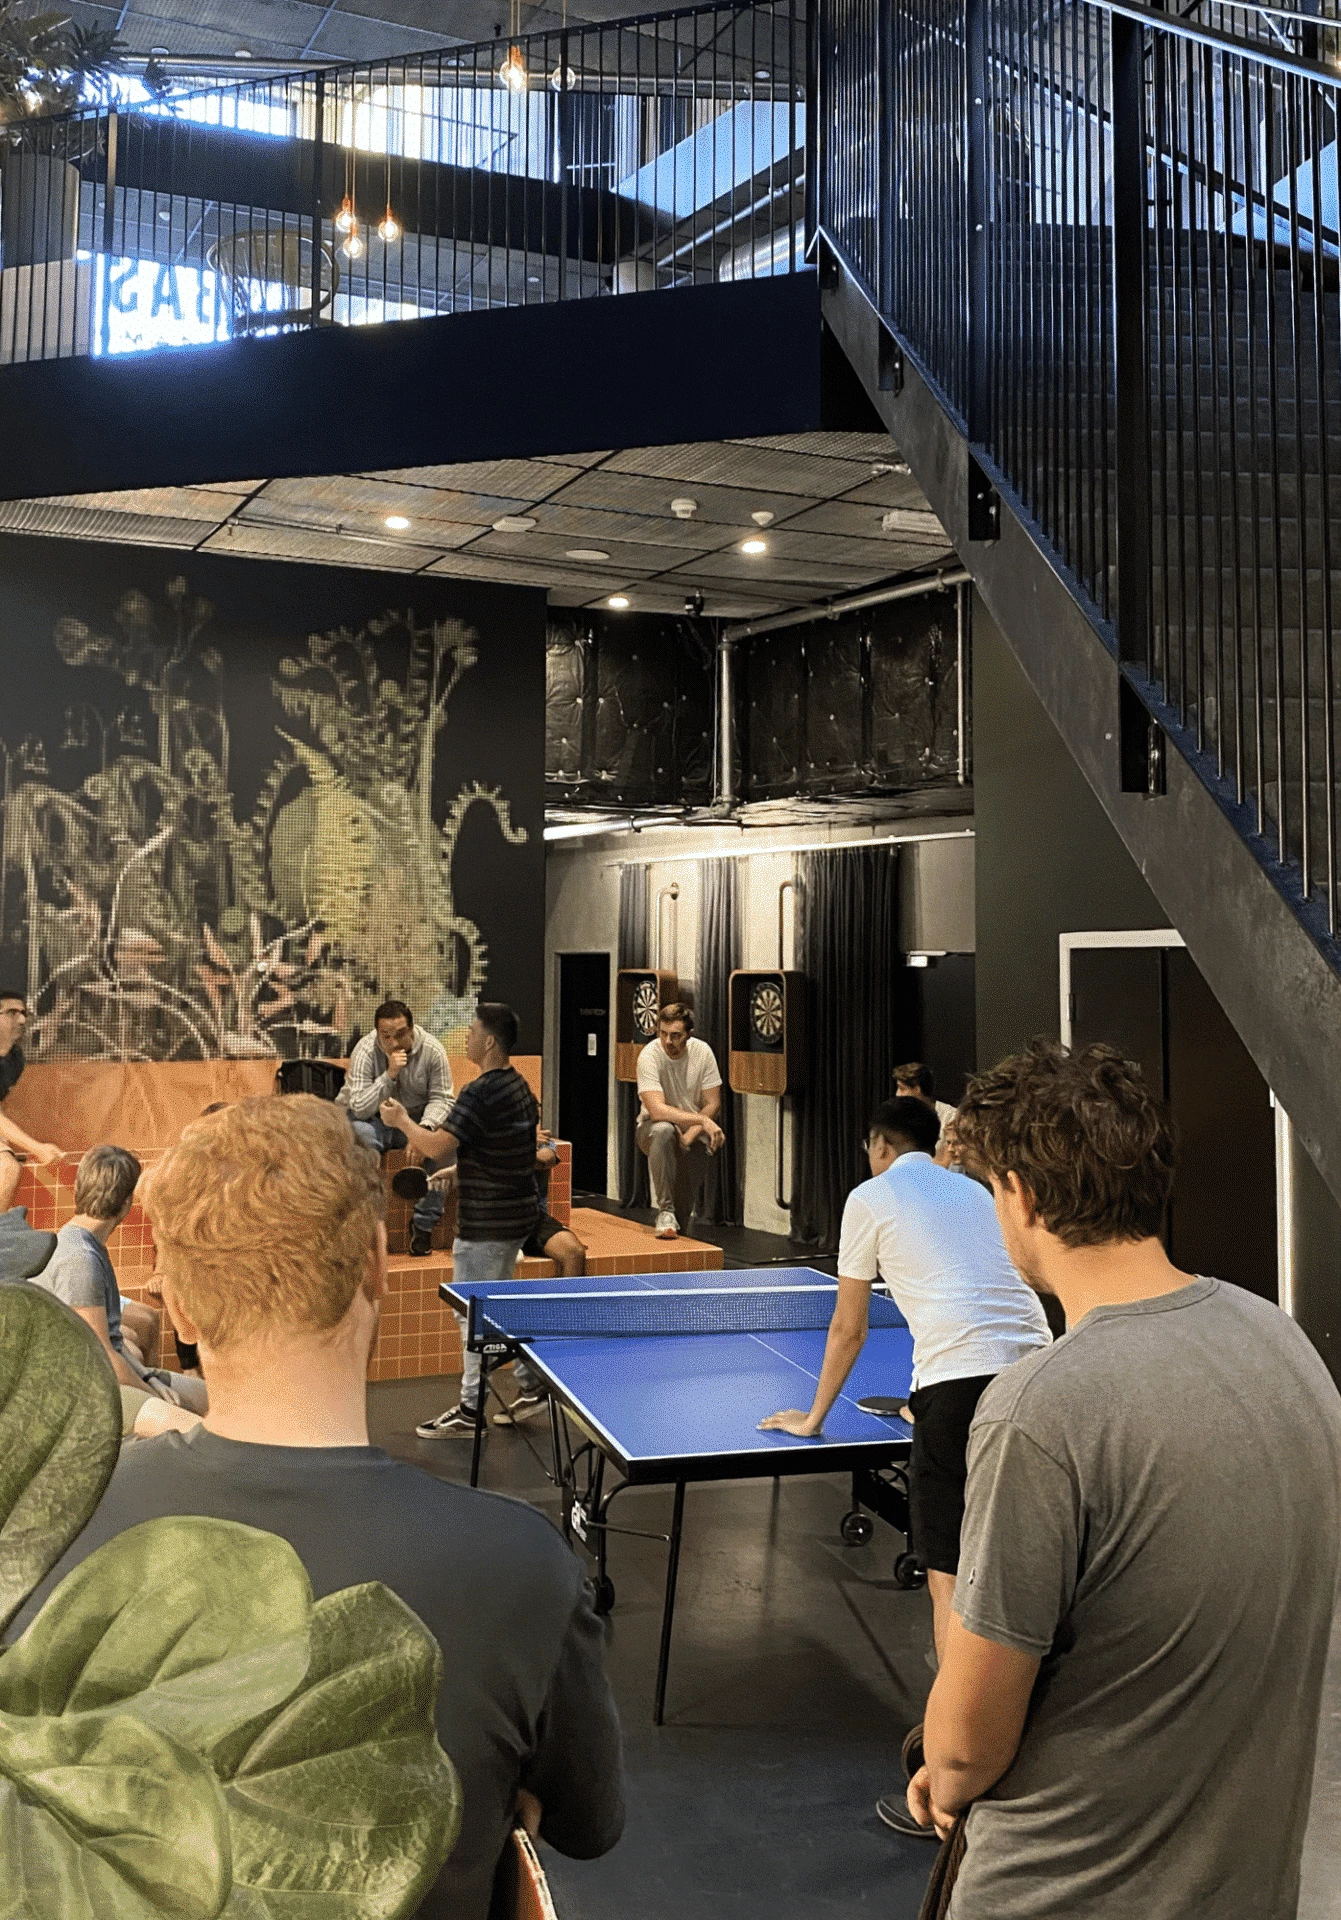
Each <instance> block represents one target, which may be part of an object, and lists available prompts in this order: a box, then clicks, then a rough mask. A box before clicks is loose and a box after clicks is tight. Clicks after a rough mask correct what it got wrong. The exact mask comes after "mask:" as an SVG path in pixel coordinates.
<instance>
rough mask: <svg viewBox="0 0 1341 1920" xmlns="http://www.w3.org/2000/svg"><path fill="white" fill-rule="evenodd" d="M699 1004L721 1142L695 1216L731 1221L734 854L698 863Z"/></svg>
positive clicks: (738, 1132) (736, 924) (740, 1183)
mask: <svg viewBox="0 0 1341 1920" xmlns="http://www.w3.org/2000/svg"><path fill="white" fill-rule="evenodd" d="M698 897H699V908H698V965H697V981H698V1006H697V1007H696V1008H695V1010H694V1031H695V1033H696V1034H697V1035H698V1037H699V1039H700V1040H706V1041H707V1043H708V1045H709V1046H710V1047H711V1048H712V1050H713V1053H714V1054H715V1055H716V1056H717V1065H718V1067H719V1068H720V1069H721V1074H722V1083H723V1084H722V1129H723V1131H724V1132H725V1134H726V1141H725V1144H724V1145H723V1146H721V1147H719V1148H718V1150H717V1152H716V1153H715V1154H714V1155H713V1157H712V1159H711V1160H710V1161H709V1162H708V1172H707V1177H706V1178H705V1180H704V1182H703V1194H702V1198H701V1199H700V1201H699V1211H698V1217H699V1218H700V1219H701V1220H704V1221H707V1222H711V1223H713V1224H714V1225H717V1224H720V1225H724V1226H735V1225H737V1224H738V1223H739V1221H740V1219H741V1217H742V1214H743V1211H744V1193H743V1187H744V1172H745V1140H744V1134H743V1131H742V1129H743V1121H744V1114H743V1103H742V1102H741V1101H740V1100H738V1099H737V1098H735V1096H734V1095H733V1094H732V1092H731V1090H730V1088H729V1087H728V1086H727V1085H726V1080H727V1067H728V1062H729V1057H730V1039H731V1036H730V1016H729V1012H728V995H729V990H730V980H731V970H732V968H733V967H738V966H739V965H740V911H739V868H738V865H737V863H736V861H734V860H704V861H702V862H701V863H700V866H699V896H698Z"/></svg>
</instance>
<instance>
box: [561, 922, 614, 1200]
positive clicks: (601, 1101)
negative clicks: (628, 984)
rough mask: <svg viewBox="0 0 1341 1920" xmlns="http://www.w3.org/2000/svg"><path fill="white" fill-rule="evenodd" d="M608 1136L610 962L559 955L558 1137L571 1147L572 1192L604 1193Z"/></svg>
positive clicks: (592, 955)
mask: <svg viewBox="0 0 1341 1920" xmlns="http://www.w3.org/2000/svg"><path fill="white" fill-rule="evenodd" d="M609 1132H610V956H609V954H608V953H561V954H560V955H559V1135H560V1138H561V1139H564V1140H570V1141H571V1142H572V1145H573V1189H574V1191H575V1192H582V1193H604V1192H605V1190H606V1164H607V1163H606V1142H607V1140H608V1138H609Z"/></svg>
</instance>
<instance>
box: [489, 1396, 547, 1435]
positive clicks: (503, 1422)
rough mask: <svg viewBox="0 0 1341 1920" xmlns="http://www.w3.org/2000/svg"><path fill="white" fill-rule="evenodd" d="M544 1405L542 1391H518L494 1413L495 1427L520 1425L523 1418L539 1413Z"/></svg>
mask: <svg viewBox="0 0 1341 1920" xmlns="http://www.w3.org/2000/svg"><path fill="white" fill-rule="evenodd" d="M545 1405H546V1400H545V1396H544V1394H543V1393H519V1394H518V1395H517V1397H516V1398H515V1399H514V1400H512V1401H510V1402H509V1404H508V1405H507V1406H506V1407H504V1409H503V1411H502V1412H501V1413H496V1414H495V1415H494V1425H495V1426H496V1427H516V1426H520V1424H521V1422H522V1421H523V1420H529V1419H531V1417H532V1416H533V1415H534V1414H537V1413H539V1412H540V1411H541V1409H542V1408H543V1407H544V1406H545Z"/></svg>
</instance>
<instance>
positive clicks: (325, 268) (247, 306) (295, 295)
mask: <svg viewBox="0 0 1341 1920" xmlns="http://www.w3.org/2000/svg"><path fill="white" fill-rule="evenodd" d="M206 258H207V259H208V261H209V263H210V265H211V266H212V267H213V268H214V270H215V272H216V273H217V274H218V275H219V278H220V279H221V280H222V281H223V283H224V286H225V288H226V289H227V292H228V302H229V306H230V308H231V310H232V332H233V333H234V334H235V335H237V334H242V333H270V332H275V331H281V330H283V329H286V328H289V327H312V326H316V325H318V323H319V322H320V320H321V316H322V315H323V314H324V313H325V312H327V310H328V309H329V308H330V307H331V305H332V303H333V302H334V300H335V296H336V294H337V293H338V291H339V288H340V263H339V261H338V260H337V259H336V257H335V250H334V248H333V247H331V246H329V245H328V244H327V242H326V241H324V240H323V241H322V242H321V243H320V253H317V251H316V249H315V247H314V245H313V241H312V239H311V236H310V235H308V234H305V233H298V232H296V231H292V230H289V229H286V228H283V227H276V228H267V227H241V228H239V229H238V231H237V232H236V233H226V234H220V236H219V238H218V239H217V240H216V241H215V242H214V244H213V246H212V247H211V248H210V249H209V252H208V254H207V255H206ZM318 261H319V262H320V283H321V284H320V289H319V291H318V292H317V295H316V298H315V300H314V299H313V285H314V275H313V266H314V264H315V263H317V262H318ZM277 289H278V290H279V298H280V303H279V305H275V304H274V298H275V293H276V290H277Z"/></svg>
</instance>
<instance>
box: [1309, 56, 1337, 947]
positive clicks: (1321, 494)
mask: <svg viewBox="0 0 1341 1920" xmlns="http://www.w3.org/2000/svg"><path fill="white" fill-rule="evenodd" d="M1313 114H1314V118H1313V142H1312V147H1313V214H1314V221H1315V227H1314V243H1313V244H1314V248H1315V267H1314V279H1313V299H1314V314H1315V317H1314V332H1313V352H1314V372H1315V378H1316V379H1317V383H1318V527H1319V531H1320V534H1321V551H1320V553H1319V561H1320V564H1321V568H1322V583H1321V584H1322V607H1321V622H1322V649H1321V662H1320V664H1321V667H1322V706H1323V713H1322V764H1323V836H1324V840H1325V844H1326V871H1327V928H1328V931H1329V932H1330V933H1333V934H1334V933H1335V932H1336V930H1337V871H1336V864H1337V863H1336V713H1335V699H1336V686H1335V673H1334V668H1333V660H1332V647H1333V636H1332V528H1331V494H1332V486H1331V481H1332V476H1331V437H1330V425H1331V413H1332V405H1331V400H1330V397H1329V394H1328V391H1327V375H1328V372H1329V371H1331V372H1333V374H1334V373H1335V370H1336V362H1335V361H1334V360H1331V359H1330V358H1329V355H1328V352H1327V307H1328V301H1327V292H1326V283H1325V279H1324V274H1323V258H1322V207H1323V199H1322V148H1323V116H1322V101H1321V90H1320V89H1315V90H1314V93H1313ZM1338 121H1341V99H1338V96H1337V95H1336V94H1335V93H1333V95H1332V140H1331V143H1330V145H1331V155H1332V188H1333V201H1332V204H1333V205H1334V206H1341V139H1339V138H1338V136H1339V135H1341V126H1339V125H1338Z"/></svg>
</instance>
